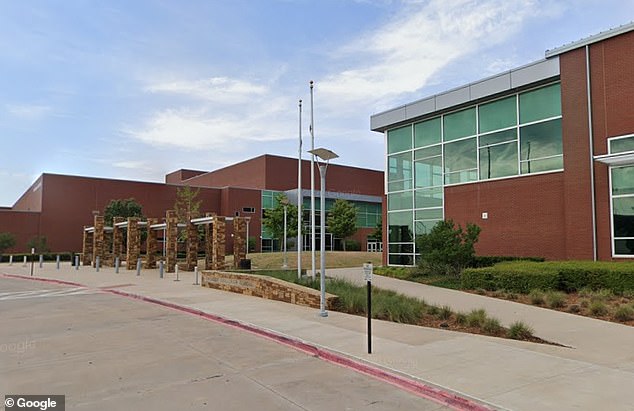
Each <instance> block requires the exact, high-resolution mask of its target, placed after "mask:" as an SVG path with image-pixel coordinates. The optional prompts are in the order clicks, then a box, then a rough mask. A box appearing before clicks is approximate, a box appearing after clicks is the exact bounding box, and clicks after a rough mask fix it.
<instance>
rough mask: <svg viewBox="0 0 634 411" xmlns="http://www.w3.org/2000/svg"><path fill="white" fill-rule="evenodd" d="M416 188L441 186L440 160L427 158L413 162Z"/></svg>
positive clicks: (439, 158) (438, 157) (438, 158)
mask: <svg viewBox="0 0 634 411" xmlns="http://www.w3.org/2000/svg"><path fill="white" fill-rule="evenodd" d="M414 170H415V176H414V182H415V186H416V188H424V187H432V186H439V185H442V158H441V157H440V156H436V157H429V158H426V159H424V160H418V161H416V162H414Z"/></svg>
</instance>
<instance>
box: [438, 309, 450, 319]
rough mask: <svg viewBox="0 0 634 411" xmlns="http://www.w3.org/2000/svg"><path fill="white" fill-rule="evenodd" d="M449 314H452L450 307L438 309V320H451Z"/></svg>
mask: <svg viewBox="0 0 634 411" xmlns="http://www.w3.org/2000/svg"><path fill="white" fill-rule="evenodd" d="M451 314H453V311H452V310H451V307H449V306H447V305H443V306H442V307H441V308H440V312H439V313H438V318H440V319H441V320H448V319H450V318H451Z"/></svg>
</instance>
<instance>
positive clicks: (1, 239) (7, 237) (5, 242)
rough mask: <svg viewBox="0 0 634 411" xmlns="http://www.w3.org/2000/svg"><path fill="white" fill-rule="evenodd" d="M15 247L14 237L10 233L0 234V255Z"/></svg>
mask: <svg viewBox="0 0 634 411" xmlns="http://www.w3.org/2000/svg"><path fill="white" fill-rule="evenodd" d="M14 245H15V236H14V235H13V234H12V233H0V254H2V253H3V252H4V251H5V250H8V249H9V248H11V247H13V246H14Z"/></svg>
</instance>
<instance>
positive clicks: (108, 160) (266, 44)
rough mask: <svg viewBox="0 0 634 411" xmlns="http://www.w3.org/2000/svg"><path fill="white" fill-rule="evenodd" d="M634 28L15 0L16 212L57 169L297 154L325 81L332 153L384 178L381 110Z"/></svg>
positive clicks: (141, 0)
mask: <svg viewBox="0 0 634 411" xmlns="http://www.w3.org/2000/svg"><path fill="white" fill-rule="evenodd" d="M632 19H634V2H633V1H631V0H625V1H616V0H578V1H557V0H550V1H540V0H486V1H485V0H482V1H477V0H475V1H473V0H429V1H416V0H222V1H220V0H187V1H175V0H169V1H168V0H135V1H129V0H110V1H89V0H24V1H12V0H0V144H1V147H2V150H1V153H2V154H1V155H0V205H5V206H11V205H13V203H14V202H15V201H16V200H17V199H18V197H19V196H20V195H21V194H22V193H23V192H24V191H25V190H26V189H27V188H28V187H29V186H30V185H31V183H32V182H33V181H34V180H35V179H36V178H37V176H39V175H40V174H42V173H45V172H46V173H61V174H74V175H88V176H97V177H110V178H124V179H138V180H145V181H162V180H163V178H164V175H165V174H166V173H168V172H170V171H173V170H176V169H179V168H193V169H203V170H212V169H216V168H219V167H222V166H224V165H228V164H231V163H234V162H237V161H241V160H245V159H247V158H251V157H255V156H258V155H261V154H264V153H271V154H278V155H285V156H296V155H297V134H298V107H297V104H298V100H299V99H300V98H301V99H303V100H304V115H303V118H304V127H303V134H304V136H305V137H306V138H308V137H309V133H308V123H309V99H310V97H309V96H310V94H309V87H308V83H309V81H310V80H314V81H315V107H314V111H315V140H316V141H315V145H316V146H317V147H319V146H324V147H328V148H330V149H332V150H334V151H335V152H337V153H338V154H339V155H340V157H341V158H340V159H338V160H337V162H338V163H341V164H347V165H354V166H360V167H369V168H374V169H383V164H384V160H383V153H384V147H383V144H384V142H383V138H382V136H381V135H380V134H377V133H373V132H371V131H370V130H369V117H370V115H371V114H373V113H376V112H380V111H383V110H386V109H389V108H392V107H395V106H398V105H401V104H404V103H407V102H410V101H413V100H417V99H420V98H423V97H426V96H429V95H432V94H435V93H438V92H441V91H444V90H447V89H450V88H454V87H457V86H460V85H463V84H465V83H468V82H471V81H475V80H478V79H481V78H483V77H487V76H490V75H493V74H496V73H499V72H501V71H504V70H508V69H510V68H513V67H517V66H520V65H523V64H526V63H530V62H532V61H535V60H539V59H541V58H543V57H544V51H545V50H546V49H550V48H555V47H558V46H561V45H563V44H566V43H569V42H571V41H575V40H579V39H580V38H583V37H586V36H589V35H592V34H596V33H598V32H600V31H604V30H607V29H609V28H612V27H615V26H619V25H621V24H625V23H628V22H630V21H631V20H632ZM308 145H309V141H307V139H305V143H304V147H307V146H308Z"/></svg>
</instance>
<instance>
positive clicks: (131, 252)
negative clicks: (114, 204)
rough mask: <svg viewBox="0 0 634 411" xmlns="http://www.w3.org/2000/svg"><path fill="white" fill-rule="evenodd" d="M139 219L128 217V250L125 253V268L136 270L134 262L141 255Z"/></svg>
mask: <svg viewBox="0 0 634 411" xmlns="http://www.w3.org/2000/svg"><path fill="white" fill-rule="evenodd" d="M140 234H141V233H140V231H139V218H138V217H128V249H127V252H126V261H127V263H126V268H127V269H128V270H136V262H137V260H138V259H139V255H140V254H141V235H140Z"/></svg>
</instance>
